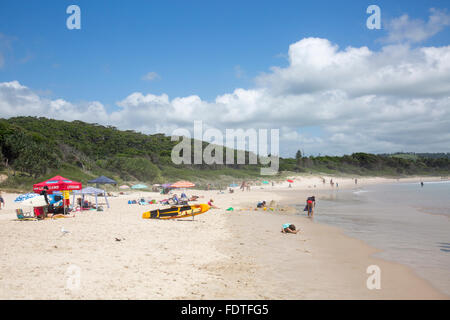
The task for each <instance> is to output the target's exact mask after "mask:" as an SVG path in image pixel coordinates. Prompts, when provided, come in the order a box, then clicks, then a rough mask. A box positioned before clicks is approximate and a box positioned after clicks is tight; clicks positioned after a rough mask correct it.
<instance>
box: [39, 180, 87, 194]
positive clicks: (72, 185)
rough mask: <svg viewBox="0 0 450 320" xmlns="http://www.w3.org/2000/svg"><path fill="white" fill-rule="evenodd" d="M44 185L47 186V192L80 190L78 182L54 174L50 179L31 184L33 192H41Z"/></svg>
mask: <svg viewBox="0 0 450 320" xmlns="http://www.w3.org/2000/svg"><path fill="white" fill-rule="evenodd" d="M45 186H47V187H48V191H47V193H48V194H52V193H53V192H54V191H62V190H69V191H71V190H81V183H80V182H76V181H72V180H70V179H67V178H64V177H61V176H54V177H53V178H51V179H48V180H46V181H43V182H40V183H36V184H35V185H33V192H34V193H41V191H42V190H44V187H45Z"/></svg>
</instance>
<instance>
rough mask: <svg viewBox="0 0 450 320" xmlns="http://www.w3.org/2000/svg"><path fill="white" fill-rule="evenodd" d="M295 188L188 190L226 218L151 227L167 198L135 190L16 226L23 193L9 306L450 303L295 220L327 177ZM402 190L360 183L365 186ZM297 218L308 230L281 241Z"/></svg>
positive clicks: (1, 225)
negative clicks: (374, 276) (270, 204)
mask: <svg viewBox="0 0 450 320" xmlns="http://www.w3.org/2000/svg"><path fill="white" fill-rule="evenodd" d="M325 178H326V179H327V181H329V177H325ZM293 179H294V181H295V182H294V183H293V184H292V187H289V184H288V183H287V182H283V183H281V184H276V185H275V186H273V187H272V186H270V185H268V186H253V187H252V189H251V191H249V192H248V191H245V192H243V191H240V190H239V189H238V188H236V189H235V192H234V193H228V192H227V191H225V192H219V191H217V190H211V191H201V190H195V189H194V190H187V191H186V193H187V194H188V195H189V196H190V195H193V194H195V195H198V196H200V199H199V201H198V203H206V202H207V201H208V200H209V199H210V198H213V199H214V202H215V204H216V205H217V206H218V207H219V208H220V209H211V210H210V211H209V212H207V213H205V214H202V215H199V216H196V217H195V219H191V218H188V219H184V220H170V221H164V220H146V219H142V217H141V216H142V213H143V212H144V211H149V210H153V209H155V208H157V207H158V206H159V205H146V206H140V205H130V204H128V200H129V199H138V198H139V196H144V197H146V198H147V199H155V200H157V201H158V200H161V199H163V198H166V197H167V196H165V195H161V194H158V193H150V192H136V193H131V192H130V194H125V195H119V196H116V197H111V198H110V199H109V201H110V205H111V208H110V209H107V210H105V211H103V212H96V211H85V212H80V213H76V214H75V217H71V218H63V219H55V220H45V221H15V211H14V210H15V209H16V208H19V207H20V205H19V204H16V203H14V202H13V200H14V199H15V197H16V196H17V194H4V195H3V196H4V198H5V202H6V208H4V209H2V210H1V211H0V242H1V247H0V248H1V249H0V250H1V256H2V259H1V262H0V299H448V298H449V297H448V296H446V295H444V294H442V293H440V292H439V291H438V290H436V289H435V288H433V287H432V286H431V285H430V284H429V283H428V282H427V281H426V280H424V279H422V278H420V277H419V276H417V275H416V274H415V273H414V272H413V271H412V270H411V269H409V268H408V267H406V266H403V265H400V264H397V263H392V262H388V261H384V260H382V259H379V258H374V257H373V254H374V253H375V252H377V251H378V250H377V249H375V248H372V247H370V246H368V245H367V244H365V243H364V242H363V241H360V240H358V239H354V238H350V237H348V236H346V235H345V234H344V233H343V231H342V230H340V229H338V228H335V227H331V226H327V225H323V224H319V223H316V222H314V221H311V220H310V219H308V218H306V217H304V216H300V215H294V214H293V213H294V209H293V208H292V207H289V204H290V203H292V202H293V199H299V200H298V203H301V202H303V201H304V199H305V198H306V197H307V196H309V195H312V194H314V193H316V192H319V191H320V190H325V189H327V188H330V186H329V185H328V184H326V185H323V184H322V182H321V179H320V177H314V176H310V177H308V176H307V177H293ZM333 179H334V180H335V181H336V182H338V183H339V188H351V187H354V180H353V179H351V178H334V177H333ZM432 179H433V178H427V179H421V178H419V177H418V178H410V179H409V181H420V180H423V181H427V180H432ZM402 180H403V181H405V180H404V179H402ZM392 181H396V180H392V179H384V178H359V179H358V185H359V186H361V185H364V184H374V183H386V182H392ZM260 200H266V201H271V200H273V201H274V202H275V204H276V206H275V205H274V207H275V208H274V211H271V210H267V211H263V210H258V211H255V209H254V208H255V205H256V203H257V202H258V201H260ZM229 207H233V209H234V210H233V211H226V210H225V209H227V208H229ZM316 214H320V211H318V212H316ZM287 221H288V222H291V223H294V224H295V225H296V226H298V227H299V228H300V230H301V232H300V233H298V234H296V235H294V234H282V233H281V232H280V230H281V225H282V224H283V223H286V222H287ZM62 228H63V229H64V230H66V231H68V232H65V233H63V232H62V231H61V230H62ZM370 265H377V266H379V268H380V270H381V289H380V290H376V289H374V290H369V289H368V288H367V286H366V281H367V278H368V277H369V274H367V273H366V270H367V267H368V266H370ZM74 279H75V280H74Z"/></svg>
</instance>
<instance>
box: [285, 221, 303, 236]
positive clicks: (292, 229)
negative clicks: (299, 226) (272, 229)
mask: <svg viewBox="0 0 450 320" xmlns="http://www.w3.org/2000/svg"><path fill="white" fill-rule="evenodd" d="M299 231H300V230H296V228H295V225H293V224H291V223H285V224H283V227H282V228H281V232H282V233H293V234H296V233H297V232H299Z"/></svg>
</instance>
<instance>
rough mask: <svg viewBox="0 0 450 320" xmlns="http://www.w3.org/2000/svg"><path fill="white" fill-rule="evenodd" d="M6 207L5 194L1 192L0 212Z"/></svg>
mask: <svg viewBox="0 0 450 320" xmlns="http://www.w3.org/2000/svg"><path fill="white" fill-rule="evenodd" d="M4 207H5V200H4V199H3V192H0V210H1V209H2V208H4Z"/></svg>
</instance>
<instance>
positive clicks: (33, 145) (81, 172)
mask: <svg viewBox="0 0 450 320" xmlns="http://www.w3.org/2000/svg"><path fill="white" fill-rule="evenodd" d="M177 143H178V142H173V141H171V139H170V137H167V136H165V135H163V134H154V135H145V134H142V133H138V132H134V131H130V130H128V131H120V130H118V129H117V128H114V127H111V126H102V125H98V124H88V123H84V122H81V121H73V122H66V121H59V120H51V119H46V118H34V117H17V118H11V119H7V120H6V119H0V171H4V172H5V173H7V174H8V176H9V178H8V179H7V180H6V181H5V182H3V183H2V185H1V187H3V188H5V187H6V188H8V187H10V188H18V187H21V186H22V187H25V186H29V185H30V184H31V183H33V182H36V179H39V180H42V179H44V178H49V177H51V176H52V175H55V174H60V175H63V176H64V175H65V176H67V177H70V178H72V179H74V180H78V181H81V182H86V181H87V180H89V179H91V178H93V177H96V176H98V175H101V174H103V175H106V176H109V177H111V178H114V179H117V180H118V181H119V182H123V181H143V182H148V183H160V182H167V181H174V180H178V179H187V180H192V181H195V182H197V183H198V184H200V185H202V184H206V183H207V182H211V181H212V182H217V181H222V182H224V183H225V182H230V181H234V180H235V179H236V180H240V179H260V177H259V172H260V170H259V169H260V166H259V165H238V164H233V165H212V166H211V165H205V164H198V165H175V164H173V163H172V161H171V151H172V148H173V147H174V146H175V145H176V144H177ZM207 145H208V144H207V143H206V142H203V146H204V147H205V146H207ZM248 156H249V154H248V153H246V158H247V159H248ZM224 157H225V152H224ZM235 157H236V155H235ZM235 163H236V161H235ZM280 171H292V172H314V173H317V172H323V173H328V174H337V173H340V174H342V173H344V174H359V175H394V176H398V175H408V174H440V175H447V174H448V173H449V172H450V154H448V153H447V154H393V155H374V154H366V153H355V154H352V155H345V156H342V157H331V156H319V157H303V156H302V154H301V152H300V151H298V152H297V154H296V158H280Z"/></svg>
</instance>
